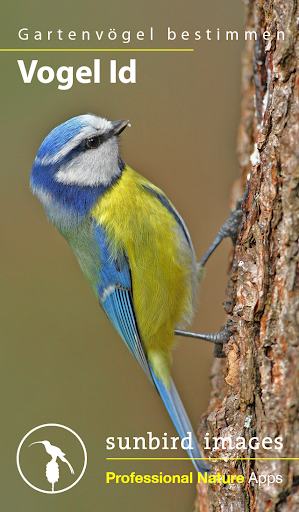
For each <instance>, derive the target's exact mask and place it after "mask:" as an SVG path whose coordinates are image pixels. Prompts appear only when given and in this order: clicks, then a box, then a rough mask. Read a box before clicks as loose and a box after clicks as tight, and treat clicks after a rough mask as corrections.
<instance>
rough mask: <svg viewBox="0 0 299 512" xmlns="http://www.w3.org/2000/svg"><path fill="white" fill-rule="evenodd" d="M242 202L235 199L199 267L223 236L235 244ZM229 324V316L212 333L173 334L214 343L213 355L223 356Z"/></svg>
mask: <svg viewBox="0 0 299 512" xmlns="http://www.w3.org/2000/svg"><path fill="white" fill-rule="evenodd" d="M242 202H243V198H242V199H239V200H238V201H237V203H236V207H235V208H234V209H233V210H232V211H231V213H230V214H229V216H228V219H227V221H226V222H225V223H224V224H223V226H221V228H220V229H219V231H218V234H217V236H216V238H215V239H214V241H213V243H212V244H211V245H210V247H209V249H208V250H207V252H206V254H205V255H204V257H203V258H202V260H201V261H200V263H199V268H200V267H204V265H205V264H206V262H207V261H208V259H209V257H210V256H211V254H212V252H214V250H215V249H216V247H217V246H218V245H219V244H220V242H221V241H222V240H223V238H226V237H228V236H229V237H230V238H231V239H232V242H233V244H234V245H236V242H237V237H238V231H239V226H240V222H241V220H242V215H243V212H242ZM230 325H231V319H230V318H229V319H228V321H227V322H226V325H225V327H224V329H223V330H222V331H219V332H215V333H212V334H197V333H195V332H187V331H181V330H179V329H175V331H174V334H177V335H179V336H186V337H189V338H198V339H200V340H205V341H210V342H211V343H214V344H215V348H214V356H215V357H225V353H224V352H223V345H224V343H227V342H228V340H229V338H230V336H231V333H230V330H229V326H230Z"/></svg>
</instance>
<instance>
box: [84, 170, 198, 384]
mask: <svg viewBox="0 0 299 512" xmlns="http://www.w3.org/2000/svg"><path fill="white" fill-rule="evenodd" d="M144 186H145V187H148V188H151V189H152V190H153V191H155V192H156V193H158V194H160V195H163V196H164V194H163V192H162V191H161V190H160V189H158V188H157V187H155V186H154V185H152V184H151V183H150V182H149V181H147V180H146V179H145V178H143V177H142V176H140V175H139V174H137V173H136V172H135V171H133V170H132V169H130V168H129V167H126V168H125V170H124V171H123V174H122V176H121V178H120V179H119V180H118V181H117V182H116V183H115V184H114V185H113V186H112V187H111V189H109V190H108V191H107V192H106V193H105V194H104V196H102V197H101V199H100V200H99V202H98V203H97V205H96V206H95V207H94V208H93V210H92V215H93V217H94V218H95V220H96V222H97V223H98V224H100V225H101V226H102V227H103V228H104V229H105V230H106V233H107V238H108V241H109V248H110V251H111V253H112V255H113V257H114V256H115V257H116V256H117V254H119V253H125V254H126V255H127V257H128V259H129V264H130V268H131V275H132V289H133V302H134V309H135V314H136V319H137V322H138V326H139V331H140V334H141V337H142V341H143V344H144V347H145V350H146V352H147V356H148V359H149V361H150V362H151V364H152V366H153V369H154V371H155V373H156V375H157V376H158V377H160V378H162V379H163V380H164V381H165V382H166V383H168V382H169V368H170V362H171V355H170V350H171V347H172V346H173V343H174V335H173V332H174V328H175V326H176V325H178V324H179V323H180V322H182V321H183V320H184V319H189V318H190V317H191V316H192V313H193V305H192V286H193V283H194V279H196V276H195V274H196V270H195V267H194V258H193V255H192V251H191V249H190V246H189V245H188V243H187V240H186V237H185V235H184V234H183V230H182V228H181V227H180V225H179V224H178V222H177V220H176V219H175V217H174V215H173V214H172V213H171V212H169V211H168V209H167V208H166V207H165V206H164V205H163V204H162V203H161V201H160V200H159V199H158V198H157V197H155V196H154V195H153V194H151V193H150V192H149V191H148V190H146V189H145V188H144Z"/></svg>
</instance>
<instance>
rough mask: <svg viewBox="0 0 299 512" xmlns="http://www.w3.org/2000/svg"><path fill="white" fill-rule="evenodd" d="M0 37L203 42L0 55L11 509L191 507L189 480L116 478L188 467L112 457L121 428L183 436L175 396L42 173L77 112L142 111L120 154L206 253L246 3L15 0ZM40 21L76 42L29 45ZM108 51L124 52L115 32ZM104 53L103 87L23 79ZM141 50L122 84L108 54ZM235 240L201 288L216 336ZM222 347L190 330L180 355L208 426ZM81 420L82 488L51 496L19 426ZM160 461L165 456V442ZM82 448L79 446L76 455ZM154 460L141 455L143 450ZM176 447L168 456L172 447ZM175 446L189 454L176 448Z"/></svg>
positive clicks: (229, 178) (6, 504)
mask: <svg viewBox="0 0 299 512" xmlns="http://www.w3.org/2000/svg"><path fill="white" fill-rule="evenodd" d="M2 9H4V12H3V15H2V30H1V48H33V49H36V48H97V47H100V44H99V43H98V42H97V41H96V39H95V38H94V39H93V41H90V42H85V43H82V41H80V38H78V40H77V41H74V42H72V41H69V40H68V39H67V36H66V34H67V32H69V31H70V30H74V31H77V32H78V33H80V32H81V31H82V30H89V31H90V32H91V33H92V32H93V31H95V30H104V31H105V33H106V34H107V32H108V31H109V29H112V28H114V29H115V30H116V32H117V33H118V34H120V33H121V32H122V31H124V30H130V31H131V34H132V36H133V35H135V34H136V32H137V31H139V30H143V31H144V32H145V34H148V33H149V29H150V27H151V26H153V27H154V36H155V40H154V41H153V42H151V43H150V42H149V41H148V36H147V38H145V40H144V41H143V42H137V41H136V36H135V39H134V38H132V41H131V43H130V44H129V45H126V46H125V47H126V48H194V49H195V51H194V52H186V53H184V52H181V53H175V52H173V53H166V52H165V53H163V52H160V53H159V52H157V53H155V52H144V53H142V52H139V53H137V52H133V51H132V52H124V53H116V52H115V53H114V52H103V53H88V52H86V53H83V52H78V53H75V52H74V53H65V52H61V53H58V52H56V53H55V52H49V53H46V52H45V53H42V52H41V53H37V52H28V53H25V52H24V53H21V52H16V53H13V52H12V53H9V52H1V74H2V77H1V90H2V138H1V155H2V165H1V187H0V194H1V210H2V212H1V218H0V222H1V256H0V257H1V268H2V272H1V274H2V294H1V295H2V304H1V316H2V321H1V372H0V375H1V398H0V408H1V425H0V432H1V443H0V450H1V457H0V464H1V478H0V489H1V491H0V494H1V511H3V512H8V511H9V512H19V511H22V512H27V511H28V512H29V511H30V512H35V511H38V512H40V511H43V512H48V511H53V510H55V512H62V511H64V512H65V511H71V512H77V511H83V510H84V511H94V510H105V512H112V511H116V510H121V511H122V512H131V511H132V510H138V511H139V510H140V511H141V510H142V511H144V512H150V511H155V512H168V511H169V512H170V511H171V512H179V511H180V512H181V511H188V510H190V509H191V507H192V503H193V500H194V496H195V488H194V486H192V485H178V484H175V485H171V484H168V485H167V484H163V485H154V484H151V485H145V484H143V485H137V484H135V485H133V486H132V485H120V484H119V485H113V484H109V485H107V484H106V483H105V473H106V471H114V472H116V473H121V474H123V473H125V474H126V473H130V472H131V471H135V472H136V473H140V474H145V473H150V474H153V473H159V472H160V471H163V472H164V473H170V474H183V473H187V472H189V471H192V469H193V466H192V464H191V463H190V461H188V460H187V461H176V462H169V461H135V462H134V461H133V462H126V461H117V462H115V461H106V457H107V456H116V457H117V456H124V455H127V454H128V455H131V453H132V451H131V452H122V451H118V450H114V451H113V452H108V451H107V450H106V448H105V444H106V443H105V440H106V438H107V437H108V436H146V433H147V431H152V432H153V434H154V435H156V436H162V435H163V433H164V432H167V433H168V436H172V435H176V432H175V429H174V427H173V425H172V423H171V420H170V419H169V417H168V415H167V412H166V410H165V409H164V406H163V404H162V402H161V400H160V398H159V396H158V395H157V393H156V392H155V390H154V389H153V387H152V386H151V384H150V383H149V382H148V381H147V378H146V376H145V375H144V374H143V372H142V370H141V368H140V367H139V366H138V364H137V363H136V361H135V360H134V359H133V358H132V356H131V355H130V353H129V352H128V350H127V348H126V347H125V345H124V343H123V342H122V340H121V339H120V338H119V336H118V335H117V334H116V332H115V331H114V329H113V327H112V326H111V325H110V324H109V322H108V320H107V318H106V316H105V315H104V313H103V312H102V311H101V309H100V307H99V306H98V304H97V301H96V300H95V297H94V295H93V293H92V290H91V289H89V287H88V284H87V282H86V281H85V278H84V276H83V274H82V273H81V271H80V269H79V266H78V264H77V261H76V260H75V257H74V255H73V253H72V251H71V249H70V248H69V247H68V245H67V243H66V242H65V241H64V239H63V238H62V237H61V236H60V235H59V233H58V232H56V231H55V229H54V228H53V227H52V226H51V225H50V223H49V222H47V219H46V215H45V213H44V211H43V208H42V206H41V204H40V203H39V202H38V200H37V199H36V198H35V197H33V196H32V195H31V193H30V190H29V176H30V169H31V166H32V163H33V160H34V158H35V155H36V153H37V150H38V148H39V146H40V144H41V142H42V140H43V139H44V137H45V136H46V135H47V134H48V133H49V131H50V130H51V129H52V128H54V127H55V126H57V125H58V124H60V123H62V122H63V121H65V120H67V119H69V118H70V117H73V116H76V115H79V114H84V113H86V112H92V113H95V114H97V115H101V116H104V117H107V118H108V119H110V120H117V119H126V118H128V119H130V122H131V124H132V127H131V129H127V130H126V131H125V132H124V133H123V135H122V137H121V147H122V156H123V159H124V160H125V161H126V162H127V163H128V164H129V165H130V166H131V167H133V168H134V169H135V170H137V171H138V172H140V173H141V174H144V175H145V176H146V177H147V178H148V179H149V180H150V181H152V182H153V183H155V184H156V185H158V186H159V187H161V188H162V189H163V190H164V191H165V193H166V194H167V196H168V197H169V199H170V200H171V201H172V202H173V203H174V204H175V206H176V207H177V209H178V211H179V212H180V214H181V215H182V217H183V218H184V220H185V222H186V224H187V226H188V228H189V230H190V233H191V236H192V240H193V243H194V246H195V250H196V254H197V256H198V259H200V258H201V256H202V255H203V254H204V252H205V250H206V249H207V247H208V245H209V244H210V242H211V241H212V239H213V237H214V235H215V234H216V233H217V231H218V229H219V227H220V225H221V223H223V222H224V220H225V219H226V217H227V215H228V212H229V208H228V199H229V193H230V189H231V186H232V183H233V181H234V179H235V178H236V177H237V176H238V165H237V159H236V156H235V145H236V144H235V140H236V133H237V125H238V118H239V114H240V112H239V110H240V107H239V105H240V98H241V97H240V58H241V52H242V48H243V44H244V43H243V37H242V31H243V4H242V3H241V2H240V1H239V0H231V1H227V0H225V1H223V0H209V2H204V1H203V0H196V1H195V0H189V1H188V2H184V1H183V0H175V1H171V0H165V1H163V2H159V1H158V0H155V1H151V0H147V1H146V2H138V1H136V0H128V1H123V0H122V1H120V0H119V1H116V0H111V1H110V2H109V3H107V2H105V3H104V2H101V1H97V2H95V1H93V0H91V1H89V2H88V3H83V2H82V3H80V4H78V3H74V2H71V1H70V0H64V1H62V2H61V1H56V0H54V1H52V2H45V1H40V2H36V1H30V2H26V3H25V2H23V3H20V2H17V1H15V0H12V1H10V2H8V0H5V1H4V4H2ZM22 27H28V28H29V29H30V31H31V34H33V31H34V30H40V31H42V33H43V34H45V32H46V31H47V30H53V32H54V31H57V30H58V29H61V30H63V31H64V40H63V41H58V39H57V37H55V38H54V40H53V41H50V42H48V41H46V40H43V41H41V42H38V41H34V40H33V39H32V38H31V40H29V41H27V42H25V41H23V42H22V41H20V40H19V39H18V37H17V33H18V31H19V30H20V28H22ZM167 27H171V29H172V30H176V31H177V33H179V32H183V31H185V30H187V31H189V32H190V34H191V33H192V34H193V33H194V31H195V30H201V31H202V32H204V31H205V30H207V29H210V30H212V36H213V39H212V40H211V41H207V40H206V38H205V37H203V38H202V39H201V40H200V41H194V40H193V38H190V41H182V40H179V39H178V38H177V40H176V42H175V43H167V41H166V34H167ZM216 28H220V30H221V31H222V32H223V31H225V30H238V31H239V33H240V40H239V41H238V42H226V41H224V39H222V40H220V41H217V40H216ZM101 46H102V47H103V48H122V47H124V45H123V44H122V43H121V41H120V40H119V39H118V40H117V41H116V42H113V43H112V42H109V41H108V40H107V39H105V40H103V41H102V43H101ZM94 58H100V59H101V66H102V71H103V72H102V83H100V84H88V85H83V84H79V83H77V82H75V83H74V85H73V87H72V88H71V89H69V90H67V91H61V90H58V88H57V82H56V81H54V82H52V83H51V84H48V85H45V84H41V83H39V82H38V81H37V80H36V78H34V79H33V82H32V83H31V84H24V83H23V81H22V78H21V75H20V72H19V69H18V66H17V59H23V60H24V62H25V64H26V66H27V67H28V66H29V64H30V62H31V60H32V59H38V67H40V66H44V65H49V66H51V67H53V68H54V69H57V68H58V67H59V66H62V65H67V66H74V67H75V69H76V68H77V67H79V66H82V65H87V66H90V67H92V65H93V59H94ZM130 58H136V59H137V83H136V84H121V83H117V84H110V83H109V80H108V76H107V74H106V71H104V70H107V69H108V67H109V61H110V59H116V60H117V63H118V65H119V66H123V65H127V64H128V63H129V59H130ZM230 247H231V244H230V242H229V241H226V242H224V243H223V244H222V246H221V248H219V250H218V251H217V252H216V253H215V255H213V257H212V258H211V260H210V261H209V262H208V264H207V273H206V277H205V279H204V282H203V284H202V287H201V293H200V303H199V307H198V312H197V315H196V319H195V321H194V324H193V325H192V329H194V330H198V331H199V332H214V331H216V330H218V328H219V327H220V325H221V324H223V323H224V322H225V315H224V311H223V308H222V302H223V301H224V300H225V287H226V283H227V277H226V268H227V255H228V251H229V249H230ZM212 351H213V348H212V347H210V346H208V344H205V343H204V342H202V341H190V340H188V339H181V340H180V345H179V347H178V348H177V349H176V350H175V351H174V354H173V355H174V363H173V372H172V373H173V377H174V380H175V382H176V384H177V387H178V389H179V391H180V394H181V397H182V400H183V402H184V404H185V406H186V409H187V411H188V414H189V416H190V419H191V422H192V423H193V425H194V428H195V429H196V427H197V423H198V419H199V416H200V414H202V413H203V412H204V410H205V408H206V406H207V403H208V398H209V390H210V385H209V371H210V367H211V363H212V360H213V357H212ZM49 422H54V423H61V424H63V425H66V426H68V427H70V428H72V429H73V430H75V431H76V432H77V433H78V434H79V435H80V437H81V438H82V439H83V441H84V443H85V445H86V448H87V452H88V466H87V470H86V473H85V475H84V477H83V479H82V480H81V481H80V483H79V484H78V485H77V486H76V487H74V488H73V489H71V490H70V491H68V492H66V493H63V494H59V495H56V496H49V495H43V494H39V493H38V492H36V491H34V490H33V489H31V488H30V487H28V486H27V485H26V484H25V483H24V482H23V480H22V479H21V477H20V476H19V474H18V472H17V468H16V464H15V455H16V451H17V447H18V444H19V442H20V441H21V439H22V437H23V436H24V435H25V434H26V433H27V432H28V431H29V430H31V429H32V428H34V427H36V426H37V425H40V424H43V423H49ZM152 453H154V456H157V457H158V456H160V457H161V456H162V457H163V456H165V451H163V450H161V451H159V450H157V451H156V452H152ZM68 455H69V457H70V454H68ZM146 455H151V453H150V454H148V453H147V452H142V451H139V452H137V451H134V452H133V453H132V456H146ZM167 455H168V454H167ZM171 455H173V456H181V457H183V456H185V455H186V454H185V452H183V451H181V450H178V451H177V452H173V453H172V454H171Z"/></svg>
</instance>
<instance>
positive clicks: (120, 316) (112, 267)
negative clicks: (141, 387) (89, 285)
mask: <svg viewBox="0 0 299 512" xmlns="http://www.w3.org/2000/svg"><path fill="white" fill-rule="evenodd" d="M96 239H97V242H98V244H99V246H100V249H101V284H100V285H99V286H98V295H99V300H100V304H101V306H102V308H103V309H104V311H105V313H106V315H107V316H108V318H109V320H110V322H111V323H112V325H114V327H115V328H116V330H117V331H118V333H119V334H120V336H121V337H122V338H123V340H124V342H125V343H126V345H127V347H128V349H129V350H130V352H131V353H132V354H133V356H134V357H135V358H136V359H137V361H138V362H139V364H140V365H141V367H142V368H143V370H144V371H145V373H146V375H147V376H148V378H149V379H150V381H151V382H152V383H153V379H152V375H151V371H150V368H149V364H148V361H147V357H146V354H145V351H144V347H143V343H142V341H141V337H140V334H139V331H138V324H137V321H136V317H135V312H134V306H133V296H132V280H131V273H130V267H129V262H128V259H127V258H126V256H125V255H124V254H122V255H118V257H117V258H116V259H113V258H111V254H110V251H109V245H108V242H107V239H106V235H105V231H104V230H103V229H102V228H101V227H100V226H97V227H96Z"/></svg>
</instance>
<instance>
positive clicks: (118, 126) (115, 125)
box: [112, 119, 129, 135]
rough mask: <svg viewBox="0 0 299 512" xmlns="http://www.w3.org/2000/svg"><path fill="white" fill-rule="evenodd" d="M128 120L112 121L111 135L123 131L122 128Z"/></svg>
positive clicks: (126, 124)
mask: <svg viewBox="0 0 299 512" xmlns="http://www.w3.org/2000/svg"><path fill="white" fill-rule="evenodd" d="M128 123H129V120H128V119H122V120H121V121H113V123H112V126H113V129H112V134H113V135H120V134H121V132H123V131H124V129H125V128H126V127H127V126H128Z"/></svg>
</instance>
